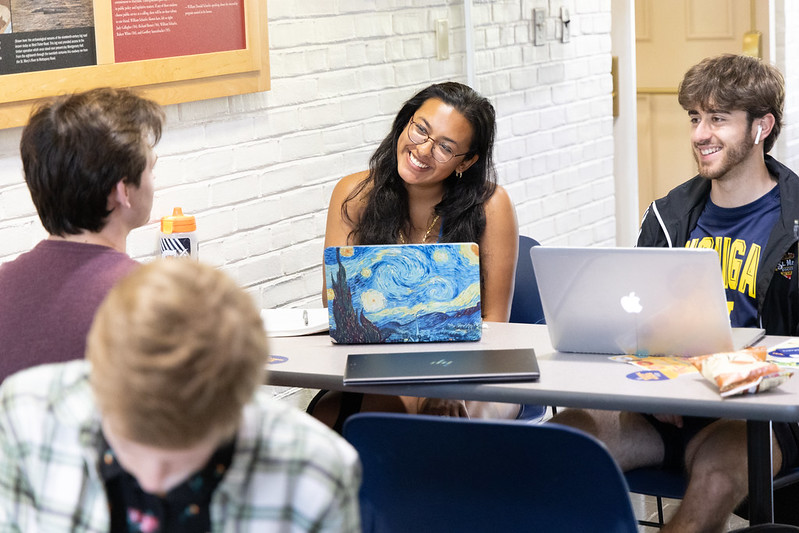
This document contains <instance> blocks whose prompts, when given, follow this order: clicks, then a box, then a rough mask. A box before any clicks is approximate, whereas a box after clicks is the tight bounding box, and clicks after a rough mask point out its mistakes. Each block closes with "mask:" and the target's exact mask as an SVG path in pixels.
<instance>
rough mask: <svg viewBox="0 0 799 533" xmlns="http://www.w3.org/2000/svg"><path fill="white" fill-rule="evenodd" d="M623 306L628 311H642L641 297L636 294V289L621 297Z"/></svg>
mask: <svg viewBox="0 0 799 533" xmlns="http://www.w3.org/2000/svg"><path fill="white" fill-rule="evenodd" d="M620 301H621V308H622V309H624V311H626V312H627V313H636V314H637V313H640V312H641V311H642V310H643V307H641V299H640V298H639V297H638V296H636V295H635V291H632V292H630V294H628V295H627V296H622V297H621V300H620Z"/></svg>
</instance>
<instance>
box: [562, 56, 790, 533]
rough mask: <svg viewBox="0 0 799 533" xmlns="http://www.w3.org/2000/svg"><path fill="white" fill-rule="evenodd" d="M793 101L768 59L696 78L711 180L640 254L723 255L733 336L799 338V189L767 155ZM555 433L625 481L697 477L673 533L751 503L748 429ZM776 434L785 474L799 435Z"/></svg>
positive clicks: (694, 110) (670, 206) (684, 194)
mask: <svg viewBox="0 0 799 533" xmlns="http://www.w3.org/2000/svg"><path fill="white" fill-rule="evenodd" d="M784 99H785V89H784V81H783V77H782V74H781V73H780V72H779V71H778V70H777V69H776V68H774V67H772V66H771V65H768V64H766V63H764V62H763V61H761V60H759V59H756V58H752V57H747V56H738V55H731V54H725V55H721V56H717V57H711V58H707V59H705V60H704V61H702V62H700V63H699V64H697V65H695V66H693V67H691V69H689V70H688V72H687V73H686V74H685V77H684V79H683V81H682V83H681V84H680V88H679V102H680V105H682V107H683V108H684V109H685V110H686V111H687V112H688V118H689V120H690V122H691V147H692V150H693V155H694V158H695V159H696V163H697V166H698V170H699V174H698V175H697V176H695V177H694V178H692V179H690V180H688V181H687V182H685V183H683V184H682V185H680V186H678V187H676V188H675V189H673V190H672V191H671V192H669V193H668V195H666V196H665V197H664V198H660V199H659V200H656V201H655V202H652V204H651V205H650V206H649V208H648V209H647V211H646V213H645V214H644V218H643V221H642V224H641V231H640V233H639V237H638V246H661V247H678V246H679V247H686V248H711V249H715V250H716V251H717V252H718V254H719V261H720V264H721V268H722V274H723V277H724V283H725V287H726V293H727V300H728V308H729V309H730V322H731V324H732V326H734V327H758V328H764V329H765V330H766V333H767V334H769V335H797V332H798V329H797V326H798V324H799V319H798V318H797V317H799V307H798V306H797V305H798V304H799V300H797V279H799V273H798V272H797V263H796V257H797V255H796V254H797V235H796V233H795V231H796V230H795V229H794V225H795V224H796V222H795V221H796V220H799V177H797V175H796V174H795V173H794V172H793V171H791V170H790V169H789V168H787V167H786V166H785V165H783V164H781V163H780V162H778V161H777V160H776V159H774V158H773V157H771V156H769V155H766V154H767V153H768V151H769V150H770V149H771V148H772V147H773V146H774V142H775V141H776V139H777V135H778V134H779V132H780V129H781V126H782V113H783V103H784ZM653 281H655V280H653ZM552 421H553V422H557V423H560V424H566V425H570V426H574V427H578V428H580V429H583V430H585V431H587V432H589V433H592V434H594V435H595V436H597V437H598V438H599V439H600V440H602V441H604V442H605V443H606V444H607V445H608V448H609V449H610V451H611V453H612V454H613V456H614V457H615V458H616V460H617V461H618V462H619V465H620V466H621V468H622V469H623V470H630V469H634V468H639V467H644V466H656V465H659V466H664V467H666V468H672V469H682V470H683V471H685V472H686V473H687V476H688V487H687V489H686V491H685V497H684V498H683V500H682V503H681V505H680V507H679V509H678V511H677V513H676V514H675V515H674V517H673V518H672V519H671V520H670V521H669V523H668V524H666V526H665V527H664V528H663V529H662V531H663V532H664V533H665V532H672V531H675V532H683V533H689V532H693V531H696V532H702V533H711V532H714V531H722V530H723V528H724V525H725V524H726V522H727V519H728V517H729V515H730V513H732V512H733V510H734V509H735V507H736V506H737V505H738V504H739V503H740V502H741V500H743V498H744V497H745V496H746V494H747V492H748V485H747V480H748V470H747V455H746V454H747V446H746V424H745V422H744V421H741V420H719V419H714V418H702V417H688V416H685V417H683V416H680V415H660V414H658V415H646V414H641V413H626V412H625V413H618V412H610V411H589V410H578V409H567V410H565V411H563V412H561V413H559V414H558V415H557V416H555V417H554V418H553V420H552ZM772 429H773V438H772V441H773V451H772V454H773V474H777V473H779V472H784V471H786V470H788V469H791V468H794V467H796V466H797V465H799V426H797V424H786V423H776V422H775V423H773V424H772Z"/></svg>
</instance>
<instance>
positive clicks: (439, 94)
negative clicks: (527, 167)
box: [341, 82, 496, 244]
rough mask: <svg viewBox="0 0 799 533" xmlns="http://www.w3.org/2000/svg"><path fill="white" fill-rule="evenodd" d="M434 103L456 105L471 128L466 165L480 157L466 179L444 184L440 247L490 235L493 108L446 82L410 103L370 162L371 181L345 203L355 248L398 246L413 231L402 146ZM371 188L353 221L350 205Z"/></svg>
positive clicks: (493, 177) (469, 90) (493, 176)
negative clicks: (401, 168)
mask: <svg viewBox="0 0 799 533" xmlns="http://www.w3.org/2000/svg"><path fill="white" fill-rule="evenodd" d="M431 98H437V99H439V100H441V101H442V102H444V103H445V104H448V105H450V106H452V107H453V108H455V109H456V110H457V111H458V112H459V113H460V114H461V115H463V116H464V117H465V118H466V120H467V121H468V122H469V124H470V125H471V126H472V143H471V146H469V152H468V153H467V154H466V155H465V156H464V160H466V159H470V158H471V157H472V156H474V155H475V154H476V155H478V156H479V157H478V159H477V162H475V163H474V164H473V165H472V166H470V167H469V168H468V169H467V170H466V171H465V172H464V173H463V176H462V177H461V178H458V177H457V176H455V173H454V172H453V173H452V174H451V175H450V176H449V177H447V178H446V179H445V180H444V196H443V197H442V198H441V202H439V203H438V204H437V205H436V206H435V213H436V214H437V215H439V216H440V217H441V219H442V220H443V222H442V224H443V234H442V236H441V239H439V242H479V239H480V237H481V236H482V234H483V231H484V230H485V209H484V204H485V202H486V201H487V200H488V199H489V198H490V197H491V195H492V194H494V190H495V189H496V172H495V170H494V163H493V158H492V152H493V149H494V136H495V133H496V121H495V113H494V107H493V106H492V105H491V103H490V102H489V101H488V100H487V99H486V98H484V97H482V96H480V95H479V94H478V93H477V92H476V91H475V90H473V89H472V88H471V87H468V86H466V85H463V84H461V83H456V82H446V83H437V84H434V85H431V86H429V87H427V88H426V89H423V90H422V91H420V92H419V93H417V94H416V95H415V96H414V97H412V98H411V99H410V100H408V101H407V102H405V104H404V105H403V106H402V109H400V111H399V113H398V114H397V117H396V118H395V119H394V123H393V125H392V127H391V132H390V133H389V134H388V135H387V136H386V138H385V139H383V142H381V143H380V146H379V147H378V148H377V151H375V153H374V154H373V155H372V157H371V159H370V160H369V175H368V177H367V178H366V179H365V180H364V181H363V182H362V183H361V184H360V185H358V186H357V187H356V188H355V190H353V191H352V193H351V194H350V195H349V196H348V197H347V199H346V200H345V201H344V204H343V205H342V207H341V211H342V216H343V217H344V219H345V220H347V221H349V222H350V223H352V224H353V226H354V229H353V230H352V232H351V233H350V237H351V239H352V242H353V243H355V244H393V243H395V242H397V241H398V238H399V231H400V230H403V229H406V228H408V227H409V226H410V213H409V208H408V192H407V191H406V189H405V184H404V182H403V181H402V178H401V177H400V175H399V173H398V172H397V143H398V141H399V138H400V135H402V133H403V131H405V127H406V126H407V125H408V122H410V120H411V118H412V117H413V115H414V113H416V111H417V110H418V109H419V108H420V107H421V106H422V104H424V103H425V102H426V101H427V100H429V99H431ZM370 185H371V190H369V192H368V193H367V196H366V205H365V206H364V208H363V210H362V211H361V215H360V217H359V219H358V220H352V219H351V217H350V216H349V214H348V212H347V206H348V204H349V203H350V202H351V201H353V200H354V199H355V198H357V197H358V195H359V194H360V193H361V192H362V191H363V190H364V189H365V188H367V187H368V186H370Z"/></svg>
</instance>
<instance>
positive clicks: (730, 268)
mask: <svg viewBox="0 0 799 533" xmlns="http://www.w3.org/2000/svg"><path fill="white" fill-rule="evenodd" d="M685 247H686V248H710V249H713V250H716V253H718V254H719V261H720V263H721V273H722V279H723V280H724V288H725V289H732V290H734V291H738V292H740V293H743V294H746V295H747V296H749V297H750V298H755V297H756V289H757V269H758V267H759V266H760V252H761V248H760V245H758V244H752V245H751V246H749V247H748V249H747V245H746V241H744V240H742V239H735V240H732V239H731V238H730V237H723V238H722V237H716V238H712V237H702V238H701V239H691V240H690V241H688V242H687V243H685ZM727 307H728V309H729V311H730V312H732V307H733V302H727Z"/></svg>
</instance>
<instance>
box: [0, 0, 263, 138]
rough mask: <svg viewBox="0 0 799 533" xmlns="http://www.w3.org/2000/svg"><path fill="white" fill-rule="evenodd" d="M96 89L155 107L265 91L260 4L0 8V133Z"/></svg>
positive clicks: (253, 0)
mask: <svg viewBox="0 0 799 533" xmlns="http://www.w3.org/2000/svg"><path fill="white" fill-rule="evenodd" d="M98 86H118V87H132V88H136V89H138V90H139V92H140V93H141V94H142V95H143V96H147V97H149V98H152V99H154V100H156V101H158V102H159V103H161V104H174V103H179V102H188V101H192V100H200V99H207V98H215V97H220V96H229V95H233V94H243V93H249V92H257V91H265V90H268V89H269V49H268V39H267V18H266V0H0V128H10V127H14V126H20V125H23V124H25V122H26V121H27V117H28V115H29V113H30V107H31V105H32V104H33V103H34V102H35V101H37V100H39V99H41V98H45V97H48V96H53V95H56V94H64V93H69V92H74V91H81V90H86V89H90V88H92V87H98Z"/></svg>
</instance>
